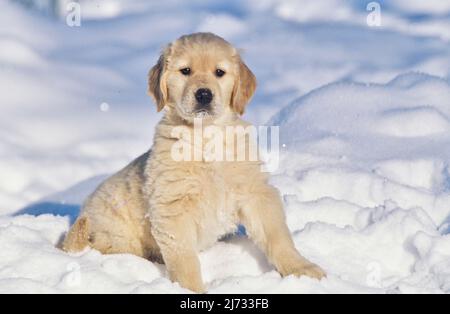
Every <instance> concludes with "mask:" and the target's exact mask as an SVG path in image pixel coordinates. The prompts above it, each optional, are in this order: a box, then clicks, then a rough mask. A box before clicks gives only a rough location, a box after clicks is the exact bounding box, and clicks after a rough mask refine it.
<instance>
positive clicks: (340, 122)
mask: <svg viewBox="0 0 450 314" xmlns="http://www.w3.org/2000/svg"><path fill="white" fill-rule="evenodd" d="M43 2H45V1H43ZM80 3H81V8H82V10H83V8H84V9H85V11H84V12H85V13H84V15H82V24H81V26H80V27H69V26H68V25H67V24H66V20H65V12H64V10H62V12H59V13H58V14H59V15H58V14H57V15H58V16H59V17H51V16H48V14H44V13H42V11H39V10H28V9H25V8H24V7H23V6H22V5H19V4H17V3H16V2H11V1H2V2H0V47H1V49H0V86H1V90H2V92H1V93H0V105H1V108H2V115H0V155H1V158H0V173H1V180H0V293H1V292H8V293H11V292H17V293H19V292H20V293H23V292H26V293H82V292H87V293H96V292H97V293H98V292H106V293H183V292H189V291H187V290H185V289H183V288H181V287H180V286H179V285H178V284H177V283H172V282H170V280H169V279H168V276H167V274H166V271H165V267H164V265H160V264H156V263H151V262H149V261H147V260H145V259H142V258H139V257H136V256H133V255H128V254H118V255H102V254H100V253H99V252H97V251H95V250H92V249H86V250H85V251H84V252H81V253H78V254H66V253H64V252H62V251H60V250H59V249H57V248H56V245H57V244H58V243H59V241H60V240H61V238H62V237H63V236H64V234H65V232H67V230H68V228H69V226H70V224H71V223H72V222H73V221H74V219H75V218H76V216H77V214H78V211H79V207H80V204H81V202H82V201H83V199H84V198H85V197H86V196H87V195H88V194H89V193H90V192H92V191H93V190H94V189H95V187H96V186H97V185H98V184H99V183H100V182H101V181H102V180H103V179H104V178H105V177H106V176H107V175H108V174H111V173H114V172H115V171H117V170H118V169H120V168H121V167H123V166H125V165H126V164H127V163H128V162H129V161H131V160H132V159H133V158H135V157H136V156H138V155H139V154H140V153H142V152H144V151H145V150H147V149H148V148H149V147H150V145H151V140H152V135H153V127H154V126H155V124H156V122H157V121H158V120H159V119H160V118H161V115H160V114H157V113H156V110H155V106H154V104H152V103H151V100H150V99H149V97H148V96H147V95H146V76H147V72H148V70H149V68H150V67H151V66H152V65H153V63H154V62H155V61H156V59H157V56H158V53H159V52H160V49H161V47H163V45H164V44H165V43H167V42H170V41H171V40H173V39H175V38H177V37H178V36H180V35H181V34H185V33H190V32H194V31H213V32H215V33H217V34H219V35H222V36H224V37H226V39H228V40H229V41H230V42H232V43H233V44H234V45H236V46H237V47H240V48H242V49H243V51H244V52H243V54H244V59H245V61H246V62H247V63H248V65H249V67H250V68H251V69H252V70H253V71H254V73H255V75H256V77H257V78H258V81H259V86H258V91H257V94H256V95H255V97H254V99H253V101H252V103H251V104H250V106H249V108H248V112H247V114H246V115H245V116H244V117H245V118H246V119H247V120H249V121H251V122H253V123H255V124H257V125H263V124H264V125H277V126H279V127H280V144H281V146H280V151H281V157H280V158H281V160H280V166H279V168H278V169H277V170H276V171H275V172H274V173H272V179H271V181H272V183H273V184H274V185H275V186H276V187H278V188H279V190H280V192H281V194H282V196H283V200H284V204H285V211H286V217H287V223H288V226H289V228H290V230H291V232H292V234H293V238H294V241H295V244H296V246H297V248H298V249H299V250H300V251H301V252H302V254H303V255H304V256H306V257H307V258H309V259H310V260H312V261H314V262H315V263H317V264H319V265H320V266H322V268H324V269H325V270H326V272H327V274H328V276H327V278H326V279H323V280H322V281H317V280H314V279H310V278H303V277H302V278H296V277H292V276H289V277H286V278H282V277H280V275H279V274H278V273H277V272H276V271H275V270H274V268H273V267H272V266H271V265H269V264H268V263H267V261H266V259H265V257H264V255H263V254H262V253H261V252H260V251H259V250H258V249H257V248H256V247H255V245H254V244H253V243H252V242H251V241H250V240H248V239H247V238H246V237H245V236H244V235H242V234H237V235H230V236H229V237H226V238H225V239H223V240H222V241H220V242H218V243H217V244H216V245H214V246H213V247H211V248H210V249H208V250H206V251H204V252H201V253H200V259H201V264H202V272H203V277H204V280H205V281H206V285H207V288H208V292H210V293H265V292H267V293H450V6H449V5H448V2H446V1H426V2H424V1H420V0H414V1H406V0H405V1H403V0H395V1H378V3H379V4H380V8H381V26H379V27H378V26H369V25H367V16H368V14H370V11H367V10H366V5H367V4H368V3H369V1H367V3H365V2H364V1H343V0H342V1H341V0H326V1H308V0H295V1H294V0H265V1H259V0H250V1H238V0H236V1H234V0H233V1H225V0H223V1H214V2H212V1H201V0H195V1H182V0H167V1H164V2H161V1H143V0H134V1H129V0H128V1H125V0H103V1H99V0H83V1H80ZM63 9H64V7H63ZM82 12H83V11H82Z"/></svg>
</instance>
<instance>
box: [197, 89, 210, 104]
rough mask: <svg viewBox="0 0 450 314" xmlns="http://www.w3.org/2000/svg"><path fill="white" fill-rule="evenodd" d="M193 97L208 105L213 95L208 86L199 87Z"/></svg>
mask: <svg viewBox="0 0 450 314" xmlns="http://www.w3.org/2000/svg"><path fill="white" fill-rule="evenodd" d="M195 99H197V101H198V103H199V104H200V105H202V106H205V105H209V104H210V103H211V101H212V99H213V95H212V93H211V90H210V89H209V88H199V89H198V90H197V91H196V92H195Z"/></svg>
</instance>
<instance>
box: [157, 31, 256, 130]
mask: <svg viewBox="0 0 450 314" xmlns="http://www.w3.org/2000/svg"><path fill="white" fill-rule="evenodd" d="M255 88H256V79H255V76H254V75H253V73H252V72H251V71H250V70H249V68H248V67H247V66H246V65H245V64H244V62H243V61H242V59H241V57H240V56H239V53H238V51H237V50H236V49H235V48H234V47H233V46H231V45H230V44H229V43H228V42H227V41H225V40H224V39H222V38H221V37H219V36H216V35H214V34H211V33H195V34H191V35H185V36H182V37H180V38H179V39H177V40H176V41H175V42H173V43H171V44H169V45H168V46H167V47H166V48H165V49H164V51H163V53H162V54H161V56H160V57H159V60H158V62H157V63H156V65H155V66H154V67H153V68H152V69H151V70H150V73H149V93H150V95H151V96H152V97H153V99H154V100H155V102H156V104H157V107H158V111H160V110H162V109H163V108H166V109H167V110H168V111H169V112H170V113H174V114H176V115H177V116H179V117H180V118H182V119H183V120H185V121H187V122H192V121H193V120H194V118H202V119H203V120H210V121H214V120H217V119H220V118H221V117H223V116H225V115H227V114H230V113H237V114H243V113H244V109H245V106H246V105H247V103H248V102H249V101H250V98H251V97H252V95H253V93H254V91H255Z"/></svg>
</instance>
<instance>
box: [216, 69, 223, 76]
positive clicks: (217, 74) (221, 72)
mask: <svg viewBox="0 0 450 314" xmlns="http://www.w3.org/2000/svg"><path fill="white" fill-rule="evenodd" d="M224 75H225V71H224V70H221V69H217V70H216V76H217V77H222V76H224Z"/></svg>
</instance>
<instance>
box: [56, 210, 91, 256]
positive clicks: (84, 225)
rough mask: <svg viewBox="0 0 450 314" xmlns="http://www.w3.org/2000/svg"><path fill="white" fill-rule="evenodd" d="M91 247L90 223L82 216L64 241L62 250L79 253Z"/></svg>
mask: <svg viewBox="0 0 450 314" xmlns="http://www.w3.org/2000/svg"><path fill="white" fill-rule="evenodd" d="M88 245H89V221H88V218H87V217H83V216H80V217H78V219H77V220H76V221H75V223H74V224H73V226H72V227H71V228H70V230H69V232H68V233H67V235H66V238H65V239H64V242H63V244H62V249H63V250H64V251H66V252H79V251H82V250H83V249H84V248H86V247H87V246H88Z"/></svg>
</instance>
